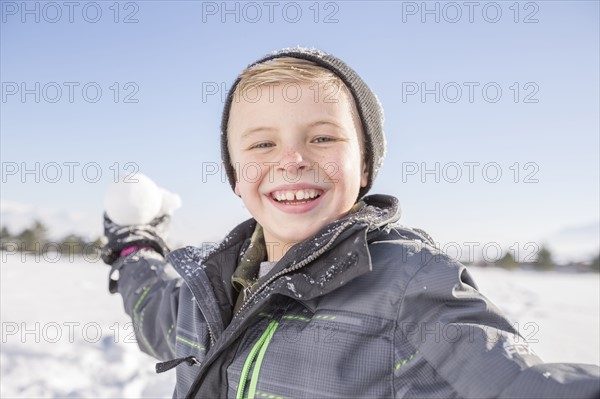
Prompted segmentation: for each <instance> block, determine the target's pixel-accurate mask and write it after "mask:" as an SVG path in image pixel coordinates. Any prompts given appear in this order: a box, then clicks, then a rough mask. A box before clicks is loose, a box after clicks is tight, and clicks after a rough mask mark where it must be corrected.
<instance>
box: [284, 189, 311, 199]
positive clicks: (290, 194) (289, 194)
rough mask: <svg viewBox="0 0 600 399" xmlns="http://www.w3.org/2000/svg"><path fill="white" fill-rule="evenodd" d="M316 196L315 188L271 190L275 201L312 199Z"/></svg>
mask: <svg viewBox="0 0 600 399" xmlns="http://www.w3.org/2000/svg"><path fill="white" fill-rule="evenodd" d="M317 196H318V193H317V190H313V189H307V190H297V191H275V192H273V198H275V199H276V200H277V201H294V200H296V201H302V200H305V199H312V198H315V197H317Z"/></svg>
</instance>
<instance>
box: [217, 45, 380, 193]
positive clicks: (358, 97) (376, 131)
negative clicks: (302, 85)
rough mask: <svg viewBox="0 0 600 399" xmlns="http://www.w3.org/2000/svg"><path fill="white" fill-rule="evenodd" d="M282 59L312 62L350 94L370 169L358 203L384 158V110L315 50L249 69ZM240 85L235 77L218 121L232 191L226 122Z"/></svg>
mask: <svg viewBox="0 0 600 399" xmlns="http://www.w3.org/2000/svg"><path fill="white" fill-rule="evenodd" d="M282 57H292V58H300V59H303V60H308V61H312V62H314V63H315V64H317V65H319V66H321V67H323V68H325V69H328V70H330V71H331V72H333V73H334V74H335V75H337V76H338V77H339V78H340V79H341V80H342V82H344V84H345V85H346V86H347V87H348V89H349V90H350V92H351V93H352V96H353V97H354V101H355V103H356V108H357V110H358V114H359V116H360V120H361V123H362V128H363V132H364V137H365V152H366V154H365V155H366V161H367V163H368V166H369V178H368V182H367V185H366V186H365V187H362V188H361V189H360V191H359V194H358V198H359V199H360V198H362V197H364V196H365V195H366V194H367V192H368V191H369V190H370V189H371V186H372V185H373V181H374V180H375V177H376V176H377V172H379V168H380V167H381V164H382V162H383V158H384V156H385V135H384V133H383V108H382V107H381V104H380V103H379V100H378V99H377V96H375V94H373V92H372V91H371V89H369V87H368V86H367V84H366V83H365V82H364V81H363V80H362V79H361V78H360V76H358V74H357V73H356V72H355V71H354V70H353V69H352V68H350V67H349V66H348V65H346V64H345V63H344V62H343V61H342V60H340V59H338V58H336V57H334V56H332V55H330V54H327V53H324V52H322V51H320V50H316V49H308V48H303V47H296V48H287V49H283V50H279V51H275V52H273V53H272V54H269V55H267V56H265V57H263V58H261V59H259V60H258V61H256V62H255V63H253V64H250V65H249V66H248V68H251V67H253V66H255V65H257V64H261V63H263V62H266V61H269V60H272V59H275V58H282ZM239 82H240V78H239V77H238V78H237V79H236V81H235V82H234V83H233V85H232V86H231V89H230V90H229V94H228V95H227V100H226V101H225V107H224V109H223V116H222V119H221V159H222V160H223V165H224V166H225V170H226V171H227V178H228V179H229V183H230V184H231V187H232V188H235V171H234V167H233V165H232V164H231V159H230V157H229V149H228V147H227V122H228V121H229V110H230V109H231V103H232V101H233V97H234V96H233V93H234V92H235V88H236V87H237V85H238V83H239Z"/></svg>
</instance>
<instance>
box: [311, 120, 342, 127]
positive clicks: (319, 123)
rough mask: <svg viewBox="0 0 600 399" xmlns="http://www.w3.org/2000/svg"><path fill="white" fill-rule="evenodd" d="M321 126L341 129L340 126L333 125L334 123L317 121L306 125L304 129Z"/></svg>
mask: <svg viewBox="0 0 600 399" xmlns="http://www.w3.org/2000/svg"><path fill="white" fill-rule="evenodd" d="M321 125H330V126H334V127H337V128H341V126H340V125H339V124H337V123H335V122H334V121H326V120H319V121H315V122H312V123H309V124H308V125H306V127H309V128H311V127H317V126H321Z"/></svg>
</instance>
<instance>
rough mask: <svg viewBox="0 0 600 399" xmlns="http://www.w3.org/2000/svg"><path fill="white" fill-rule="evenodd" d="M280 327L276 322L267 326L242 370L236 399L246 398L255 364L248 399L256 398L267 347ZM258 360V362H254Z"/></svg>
mask: <svg viewBox="0 0 600 399" xmlns="http://www.w3.org/2000/svg"><path fill="white" fill-rule="evenodd" d="M278 326H279V323H277V322H276V321H275V320H273V321H271V322H270V323H269V325H268V326H267V329H266V330H265V331H264V332H263V333H262V335H261V336H260V338H259V339H258V341H256V343H255V344H254V346H253V347H252V349H251V350H250V353H249V354H248V357H247V358H246V361H245V362H244V367H243V368H242V373H241V375H240V383H239V384H238V389H237V393H236V395H235V397H236V399H243V398H244V390H245V389H246V382H247V381H248V374H250V369H251V368H252V364H253V363H254V369H253V370H252V377H251V379H250V386H249V387H248V396H247V398H248V399H254V398H255V397H256V386H257V385H258V375H259V373H260V367H261V365H262V361H263V358H264V357H265V352H266V351H267V347H268V346H269V343H270V342H271V338H273V334H275V330H276V329H277V327H278ZM255 359H256V362H255V361H254V360H255Z"/></svg>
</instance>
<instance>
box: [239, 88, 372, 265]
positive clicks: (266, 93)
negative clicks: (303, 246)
mask: <svg viewBox="0 0 600 399" xmlns="http://www.w3.org/2000/svg"><path fill="white" fill-rule="evenodd" d="M286 87H287V88H288V90H286V89H285V88H286ZM298 88H300V89H301V90H297V89H298ZM258 90H259V91H258V92H257V91H256V89H251V90H250V91H249V92H248V94H247V95H245V96H242V95H240V96H238V98H239V101H238V100H234V102H233V104H232V107H231V111H230V116H229V125H228V134H229V136H228V142H229V151H230V157H231V160H232V162H233V165H234V167H235V170H236V177H237V179H236V180H237V181H236V184H235V192H236V194H238V195H239V196H241V197H242V200H243V202H244V205H245V206H246V208H247V209H248V210H249V211H250V213H251V214H252V216H253V217H254V218H255V219H256V220H257V221H258V223H260V224H261V226H262V227H263V230H264V235H265V242H266V243H267V249H268V252H269V260H270V261H275V260H279V258H280V257H281V256H283V255H284V254H285V252H287V250H288V249H289V248H290V247H291V245H293V244H295V243H298V242H300V241H302V240H304V239H306V238H308V237H310V236H311V235H313V234H315V233H316V232H317V231H318V230H319V229H321V228H322V227H323V226H325V225H327V224H328V223H330V222H332V221H334V220H336V219H338V218H340V217H341V216H344V215H345V214H347V213H348V211H349V210H350V209H351V208H352V206H353V205H354V203H355V201H356V198H357V196H358V192H359V189H360V188H361V187H364V186H366V184H367V176H368V174H367V170H366V165H365V163H364V160H363V156H362V153H361V148H362V140H363V137H362V133H360V134H359V132H360V131H359V130H357V126H356V125H355V122H354V119H353V114H352V112H351V110H352V108H351V103H350V99H349V98H348V95H347V94H346V93H345V91H342V90H337V93H336V95H332V92H333V90H332V88H331V86H329V88H327V87H325V89H323V87H321V89H319V90H317V88H316V84H292V85H287V86H286V85H285V84H279V85H277V86H263V87H262V91H261V89H258ZM257 93H259V94H261V95H260V97H259V99H258V101H256V99H255V98H256V97H258V96H257V95H255V94H257ZM316 93H319V94H320V96H317V95H316ZM245 98H247V99H248V100H250V101H246V100H245ZM292 101H295V102H292Z"/></svg>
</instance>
